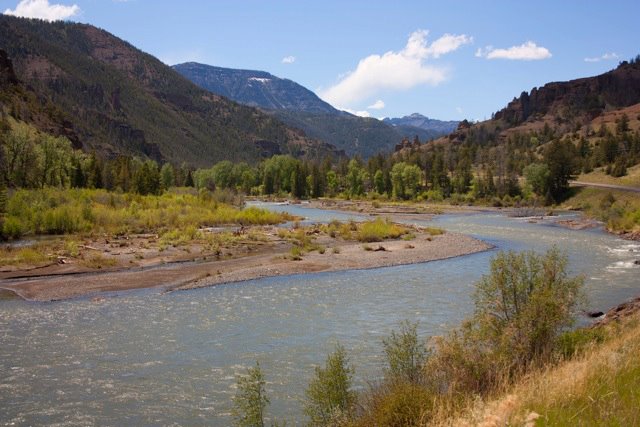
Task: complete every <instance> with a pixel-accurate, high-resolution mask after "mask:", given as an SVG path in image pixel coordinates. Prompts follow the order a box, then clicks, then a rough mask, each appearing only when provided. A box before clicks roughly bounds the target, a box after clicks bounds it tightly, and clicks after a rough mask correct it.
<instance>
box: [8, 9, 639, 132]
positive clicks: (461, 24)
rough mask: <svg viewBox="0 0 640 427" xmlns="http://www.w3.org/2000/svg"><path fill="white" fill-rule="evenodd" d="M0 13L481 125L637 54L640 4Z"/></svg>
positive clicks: (370, 103)
mask: <svg viewBox="0 0 640 427" xmlns="http://www.w3.org/2000/svg"><path fill="white" fill-rule="evenodd" d="M0 11H4V12H5V13H14V14H19V15H32V16H33V15H36V16H41V17H43V18H47V19H69V20H72V21H78V22H86V23H90V24H93V25H96V26H98V27H100V28H103V29H105V30H107V31H109V32H111V33H113V34H115V35H116V36H118V37H120V38H122V39H125V40H127V41H128V42H130V43H132V44H133V45H135V46H137V47H138V48H140V49H142V50H144V51H146V52H149V53H151V54H152V55H155V56H157V57H158V58H160V59H161V60H163V61H164V62H166V63H168V64H175V63H180V62H185V61H197V62H202V63H206V64H211V65H217V66H223V67H230V68H245V69H257V70H265V71H269V72H271V73H272V74H275V75H277V76H279V77H284V78H289V79H291V80H294V81H296V82H298V83H300V84H302V85H304V86H306V87H307V88H309V89H311V90H313V91H315V92H316V93H318V94H319V95H320V96H321V97H323V98H324V99H326V100H328V101H329V102H330V103H332V104H333V105H334V106H336V107H339V108H343V109H348V110H351V111H357V112H360V113H361V114H369V115H371V116H373V117H399V116H403V115H407V114H411V113H413V112H419V113H422V114H424V115H427V116H429V117H433V118H438V119H447V120H449V119H456V120H459V119H463V118H467V119H471V120H482V119H484V118H489V117H490V116H491V113H493V112H495V111H497V110H498V109H500V108H502V107H503V106H504V105H506V103H507V102H509V101H510V100H511V99H512V98H513V97H514V96H518V95H519V94H520V93H521V92H522V91H524V90H526V91H529V90H530V89H531V88H533V87H536V86H541V85H543V84H544V83H547V82H550V81H559V80H569V79H574V78H579V77H586V76H592V75H596V74H599V73H602V72H604V71H607V70H610V69H612V68H614V67H615V66H616V65H617V64H618V62H619V61H621V60H624V59H629V58H630V57H633V56H635V55H637V54H639V53H640V44H639V43H638V42H639V41H640V26H639V25H638V16H640V2H639V1H637V0H635V1H611V2H604V1H588V0H582V1H578V0H574V1H568V0H567V1H560V0H556V1H540V0H538V1H535V2H523V1H497V0H496V1H484V2H480V1H449V2H446V1H438V2H434V1H425V0H423V1H394V2H389V1H387V2H382V1H371V0H369V1H345V0H343V1H333V0H322V1H301V0H299V1H293V0H291V1H284V0H283V1H242V0H235V1H232V0H228V1H227V0H219V1H200V0H195V1H182V2H176V1H164V0H21V1H18V0H10V1H7V0H0ZM0 44H1V41H0Z"/></svg>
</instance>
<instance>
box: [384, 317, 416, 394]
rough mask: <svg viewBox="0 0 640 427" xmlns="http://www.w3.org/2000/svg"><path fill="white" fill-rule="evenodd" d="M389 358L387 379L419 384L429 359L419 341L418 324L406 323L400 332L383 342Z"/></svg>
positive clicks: (402, 325)
mask: <svg viewBox="0 0 640 427" xmlns="http://www.w3.org/2000/svg"><path fill="white" fill-rule="evenodd" d="M382 347H383V348H384V354H385V356H386V358H387V368H386V372H385V374H386V377H387V379H388V380H391V381H394V382H398V381H401V382H406V383H417V382H419V381H420V379H421V375H420V373H421V371H422V367H423V364H424V362H425V361H426V359H427V348H426V346H425V345H424V343H422V342H420V340H419V339H418V324H417V323H410V322H409V321H404V322H402V323H400V331H399V332H396V331H391V335H390V336H389V337H387V338H384V339H383V340H382Z"/></svg>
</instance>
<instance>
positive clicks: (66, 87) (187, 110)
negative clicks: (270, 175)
mask: <svg viewBox="0 0 640 427" xmlns="http://www.w3.org/2000/svg"><path fill="white" fill-rule="evenodd" d="M0 50H2V51H4V52H5V54H3V55H2V59H1V60H0V62H3V70H5V71H3V75H5V74H6V75H7V76H8V77H3V79H4V84H3V85H2V87H1V90H2V93H0V101H1V105H0V109H1V110H3V111H4V112H7V113H11V114H12V115H14V117H16V118H18V119H20V120H23V121H26V122H30V123H32V124H34V125H35V126H36V127H37V128H39V129H41V130H44V131H50V132H52V133H54V134H64V135H66V136H68V137H69V138H70V139H71V140H72V142H74V144H75V145H76V146H77V147H82V148H83V149H85V150H87V151H95V152H97V153H100V154H102V155H105V156H114V155H117V154H119V153H126V154H134V155H142V156H146V157H149V158H153V159H156V160H170V161H172V162H174V163H178V162H183V161H184V162H187V163H189V164H191V165H193V166H206V165H210V164H211V163H213V162H216V161H219V160H223V159H229V160H256V159H258V158H260V157H261V156H269V155H272V154H277V153H291V154H294V155H307V156H323V155H326V154H328V153H331V154H333V155H340V152H339V151H337V150H336V149H335V147H332V146H330V145H328V144H324V143H320V142H318V141H314V140H311V139H310V138H308V137H306V136H305V135H304V134H303V132H301V131H299V130H296V129H292V128H290V127H288V126H286V125H284V124H283V123H282V122H280V121H279V120H277V119H276V118H275V117H273V116H272V115H268V114H265V113H263V112H261V111H260V110H257V109H255V108H251V107H247V106H243V105H239V104H237V103H235V102H232V101H230V100H228V99H227V98H224V97H221V96H216V95H213V94H211V93H210V92H208V91H205V90H203V89H201V88H200V87H198V86H196V85H195V84H193V83H191V82H190V81H188V80H187V79H185V78H184V77H182V76H181V75H180V74H179V73H177V72H176V71H174V70H173V69H172V68H171V67H168V66H166V65H165V64H163V63H162V62H160V61H159V60H158V59H156V58H154V57H153V56H151V55H149V54H146V53H144V52H142V51H140V50H138V49H136V48H135V47H134V46H132V45H130V44H129V43H127V42H125V41H123V40H121V39H119V38H117V37H115V36H114V35H112V34H110V33H108V32H106V31H103V30H101V29H98V28H96V27H93V26H91V25H86V24H76V23H68V22H53V23H48V22H44V21H40V20H32V19H24V18H15V17H11V16H7V15H0ZM9 69H11V72H10V73H9V71H8V70H9ZM8 73H9V74H8ZM10 74H12V77H13V78H11V76H10Z"/></svg>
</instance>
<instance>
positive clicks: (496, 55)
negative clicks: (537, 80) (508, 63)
mask: <svg viewBox="0 0 640 427" xmlns="http://www.w3.org/2000/svg"><path fill="white" fill-rule="evenodd" d="M476 56H477V57H478V58H487V59H512V60H521V61H533V60H538V59H547V58H551V52H549V49H547V48H546V47H542V46H538V45H537V44H535V43H534V42H532V41H528V42H526V43H523V44H521V45H520V46H512V47H510V48H508V49H495V48H494V47H493V46H487V47H485V48H484V49H478V50H477V51H476Z"/></svg>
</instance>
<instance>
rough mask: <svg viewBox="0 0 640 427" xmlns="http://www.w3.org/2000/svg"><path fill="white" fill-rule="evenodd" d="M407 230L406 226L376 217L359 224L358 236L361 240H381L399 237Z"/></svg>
mask: <svg viewBox="0 0 640 427" xmlns="http://www.w3.org/2000/svg"><path fill="white" fill-rule="evenodd" d="M407 232H408V231H407V229H406V228H404V227H401V226H399V225H397V224H394V223H392V222H391V221H389V220H384V219H382V218H376V219H375V220H373V221H367V222H363V223H362V224H360V225H359V227H358V234H357V238H358V240H359V241H361V242H381V241H383V240H385V239H397V238H398V237H400V236H402V235H403V234H406V233H407Z"/></svg>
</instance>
